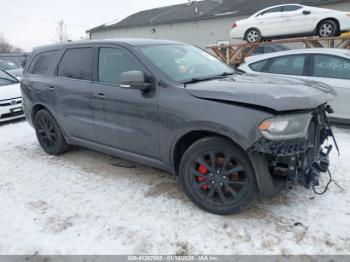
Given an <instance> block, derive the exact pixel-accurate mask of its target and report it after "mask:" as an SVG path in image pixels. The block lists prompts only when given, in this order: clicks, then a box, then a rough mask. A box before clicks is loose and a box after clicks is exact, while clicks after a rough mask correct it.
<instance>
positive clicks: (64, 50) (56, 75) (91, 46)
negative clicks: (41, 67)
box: [53, 45, 95, 83]
mask: <svg viewBox="0 0 350 262" xmlns="http://www.w3.org/2000/svg"><path fill="white" fill-rule="evenodd" d="M81 48H91V49H92V52H93V53H92V63H93V66H92V72H91V75H92V78H91V80H86V79H77V78H71V77H65V76H59V75H58V67H59V65H60V63H61V61H62V59H63V57H64V54H65V53H66V52H67V51H68V50H69V49H81ZM57 61H58V62H57V63H56V65H55V69H54V72H53V74H54V77H57V78H61V79H66V80H74V81H79V82H88V83H93V80H94V64H95V45H79V46H67V47H65V48H64V49H63V50H62V52H61V54H60V57H59V59H58V60H57Z"/></svg>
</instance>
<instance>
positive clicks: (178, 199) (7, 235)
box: [0, 121, 350, 254]
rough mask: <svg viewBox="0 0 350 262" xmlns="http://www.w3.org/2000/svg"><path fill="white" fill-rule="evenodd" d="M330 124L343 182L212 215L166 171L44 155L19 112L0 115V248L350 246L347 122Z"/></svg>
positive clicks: (73, 154) (326, 250)
mask: <svg viewBox="0 0 350 262" xmlns="http://www.w3.org/2000/svg"><path fill="white" fill-rule="evenodd" d="M335 131H336V135H337V137H338V140H339V144H340V146H341V151H342V154H341V156H340V157H339V158H338V157H337V155H336V154H335V153H334V154H333V156H332V167H331V171H332V172H333V174H334V177H335V179H336V180H337V182H338V183H339V184H340V185H341V186H342V187H343V188H344V189H345V191H342V190H341V189H339V188H337V187H336V186H335V185H334V184H332V185H331V187H330V190H329V192H328V193H326V194H325V195H322V196H316V195H314V194H313V193H312V192H311V191H308V190H306V189H304V188H302V187H301V186H292V187H291V188H290V189H289V191H288V192H285V193H283V194H281V195H280V196H278V197H276V198H274V199H273V200H258V201H257V202H256V204H255V205H254V206H253V207H252V208H251V209H249V210H247V211H245V212H243V213H241V214H238V215H232V216H228V217H220V216H215V215H211V214H208V213H206V212H204V211H202V210H200V209H198V208H197V207H195V206H194V205H193V204H192V203H191V202H190V201H189V200H188V199H187V198H186V197H185V195H184V194H183V193H182V191H181V189H180V187H179V185H178V183H177V181H176V179H175V178H173V177H172V176H170V175H168V174H166V173H162V172H160V171H157V170H154V169H151V168H147V167H144V166H141V165H137V164H133V163H129V162H126V161H123V160H120V159H116V158H112V157H110V156H107V155H103V154H100V153H96V152H92V151H89V150H85V149H75V150H73V151H70V152H69V153H66V154H64V155H62V156H60V157H52V156H48V155H46V154H45V153H44V152H43V151H42V150H41V149H40V147H39V145H38V143H37V141H36V137H35V134H34V131H33V130H32V129H31V127H29V126H28V124H27V123H26V122H23V121H20V122H14V123H10V124H3V125H0V149H1V155H0V208H1V209H0V210H1V212H0V254H33V253H39V254H350V191H349V188H350V130H346V129H340V128H337V129H336V130H335ZM324 178H325V180H326V176H325V177H324Z"/></svg>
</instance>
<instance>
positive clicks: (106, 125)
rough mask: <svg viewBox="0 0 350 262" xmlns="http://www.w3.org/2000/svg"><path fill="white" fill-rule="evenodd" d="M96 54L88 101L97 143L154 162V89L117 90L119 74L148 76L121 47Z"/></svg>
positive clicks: (156, 151)
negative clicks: (93, 119) (131, 73)
mask: <svg viewBox="0 0 350 262" xmlns="http://www.w3.org/2000/svg"><path fill="white" fill-rule="evenodd" d="M97 51H98V59H97V60H98V62H97V63H96V64H97V65H96V70H95V71H96V77H95V80H96V81H95V82H94V84H93V87H92V99H93V106H94V117H95V132H96V136H97V139H98V141H99V143H100V144H103V145H106V146H109V147H113V148H115V149H119V150H123V151H127V152H130V153H135V154H138V155H143V156H147V157H151V158H155V159H157V158H158V157H159V141H158V135H157V132H158V117H157V103H156V102H157V101H156V99H157V96H156V88H155V86H154V88H152V89H151V90H148V91H146V92H142V91H140V90H132V89H123V88H121V87H120V86H119V76H120V74H121V73H123V72H127V71H142V72H144V73H146V75H150V73H149V72H148V70H147V69H146V68H145V67H144V66H143V64H142V63H141V62H140V61H139V60H138V59H137V58H136V57H135V56H134V55H133V54H132V53H131V52H130V51H129V50H127V49H126V48H124V47H121V46H116V45H104V46H100V47H99V48H98V50H97Z"/></svg>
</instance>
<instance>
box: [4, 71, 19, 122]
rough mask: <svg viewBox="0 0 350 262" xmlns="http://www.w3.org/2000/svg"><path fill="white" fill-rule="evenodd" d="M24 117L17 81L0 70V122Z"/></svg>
mask: <svg viewBox="0 0 350 262" xmlns="http://www.w3.org/2000/svg"><path fill="white" fill-rule="evenodd" d="M22 117H24V113H23V109H22V97H21V89H20V84H19V82H18V80H17V79H16V78H15V77H13V76H11V75H10V74H9V73H7V72H5V71H4V70H0V122H4V121H9V120H12V119H17V118H22Z"/></svg>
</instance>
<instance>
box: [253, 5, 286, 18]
mask: <svg viewBox="0 0 350 262" xmlns="http://www.w3.org/2000/svg"><path fill="white" fill-rule="evenodd" d="M279 12H282V7H281V6H277V7H273V8H270V9H268V10H266V11H264V12H262V13H260V14H259V15H258V16H263V15H266V14H273V13H279Z"/></svg>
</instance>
